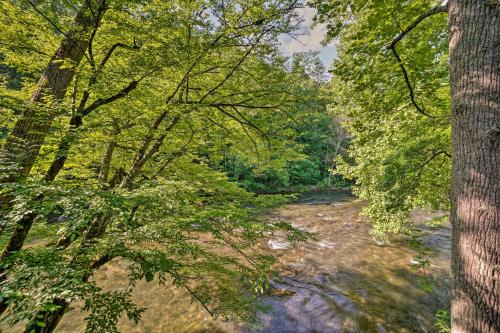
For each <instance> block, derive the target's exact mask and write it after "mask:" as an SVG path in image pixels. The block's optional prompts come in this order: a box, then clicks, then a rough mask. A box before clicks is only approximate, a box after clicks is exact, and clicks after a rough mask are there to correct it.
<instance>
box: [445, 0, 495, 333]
mask: <svg viewBox="0 0 500 333" xmlns="http://www.w3.org/2000/svg"><path fill="white" fill-rule="evenodd" d="M449 32H450V64H451V93H452V131H453V134H452V147H453V176H452V192H451V199H452V200H451V201H452V211H451V221H452V226H453V236H452V272H453V289H452V308H451V316H452V332H454V333H472V332H481V333H497V332H500V3H499V2H498V1H496V0H489V1H488V0H475V1H473V0H450V2H449Z"/></svg>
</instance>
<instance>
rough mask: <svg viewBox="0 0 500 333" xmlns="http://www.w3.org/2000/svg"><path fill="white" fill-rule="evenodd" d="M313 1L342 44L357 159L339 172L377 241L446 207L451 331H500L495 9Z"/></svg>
mask: <svg viewBox="0 0 500 333" xmlns="http://www.w3.org/2000/svg"><path fill="white" fill-rule="evenodd" d="M315 3H316V5H317V7H318V9H319V12H320V16H319V19H320V20H323V21H326V22H328V24H329V33H330V37H332V38H333V37H338V38H339V40H340V43H339V49H340V52H339V53H340V59H339V60H338V61H337V62H336V64H335V66H334V75H336V77H335V78H334V81H333V85H334V86H333V87H334V88H333V89H335V90H334V91H333V94H334V95H335V97H336V104H335V106H334V109H335V111H336V112H337V113H338V114H342V115H344V116H346V117H347V121H346V126H347V127H348V128H349V130H350V131H351V133H352V134H353V135H354V138H353V142H352V146H351V149H350V151H351V155H352V157H353V158H354V162H355V164H354V165H349V164H345V163H344V168H343V170H342V172H343V173H344V174H345V175H350V176H351V177H354V178H355V179H356V183H357V185H356V191H357V193H358V194H359V195H360V196H361V197H362V198H365V199H369V200H370V201H371V204H370V206H369V208H368V209H367V213H368V214H369V215H370V216H371V217H372V218H373V219H374V221H375V223H376V224H375V232H376V234H377V235H379V236H383V235H384V234H385V233H386V232H390V231H400V230H402V229H403V230H404V229H405V228H411V226H410V225H408V213H409V212H410V211H411V210H412V209H413V208H414V207H417V206H422V205H430V206H432V207H434V208H446V207H447V206H448V204H451V207H450V209H451V214H450V219H451V223H452V228H453V247H452V273H453V281H454V283H453V290H452V306H451V307H452V331H453V332H497V331H499V330H500V312H499V311H498V309H499V303H498V302H499V299H500V296H499V288H498V286H497V283H496V281H497V279H498V276H497V275H498V273H497V267H498V258H499V252H498V251H499V250H498V249H499V248H500V246H499V244H500V243H499V240H500V231H499V230H500V229H499V225H500V221H499V209H500V206H499V204H498V202H499V186H500V182H499V179H498V177H499V174H500V172H499V166H500V163H499V161H498V158H499V156H500V150H499V147H500V145H499V137H498V121H499V120H498V117H499V115H500V112H499V111H500V110H499V103H498V102H499V100H500V95H499V94H500V89H499V84H498V81H499V70H498V69H499V61H500V60H499V59H500V57H499V56H498V55H499V52H500V51H499V50H500V45H499V43H498V40H499V36H500V34H499V27H500V24H499V15H500V10H499V4H498V3H497V2H494V1H486V0H485V1H466V0H453V1H449V2H448V3H445V4H439V3H436V2H435V1H413V2H412V3H411V4H410V3H408V4H406V3H404V4H403V3H401V2H399V1H390V2H376V1H369V2H362V1H326V2H323V1H317V2H315ZM441 13H448V20H447V21H448V22H447V23H448V26H449V33H446V29H445V23H446V18H445V17H444V15H442V14H441ZM387 14H389V15H387ZM448 40H449V43H448ZM448 47H449V52H450V53H449V62H450V68H451V71H450V74H451V75H450V80H448V78H447V75H448V66H447V65H446V63H445V60H446V59H447V51H448V50H447V49H448ZM382 73H385V74H382ZM380 75H385V77H383V76H380ZM379 76H380V77H379ZM448 86H451V132H452V134H451V137H452V140H451V141H452V143H451V151H450V149H449V147H448V146H449V143H448V142H449V141H450V133H449V123H448V121H447V118H449V115H450V112H449V110H450V107H449V103H448V101H447V100H448V98H447V97H446V95H447V91H448ZM353 93H354V94H355V96H354V98H351V96H352V94H353ZM449 157H453V163H452V165H453V167H452V168H451V169H450V167H451V163H450V160H449ZM450 185H451V202H449V201H448V193H449V192H450Z"/></svg>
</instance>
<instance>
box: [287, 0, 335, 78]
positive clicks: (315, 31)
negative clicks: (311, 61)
mask: <svg viewBox="0 0 500 333" xmlns="http://www.w3.org/2000/svg"><path fill="white" fill-rule="evenodd" d="M297 13H298V14H299V15H300V16H301V17H302V18H303V19H304V21H303V22H302V23H300V25H299V28H298V30H297V31H296V33H297V34H298V35H297V36H295V35H294V37H295V39H294V38H293V37H291V36H288V35H282V36H281V38H280V39H281V50H282V52H283V53H284V54H285V55H287V56H291V55H293V54H294V53H296V52H304V51H319V52H320V53H319V57H320V59H321V61H322V62H323V64H324V65H325V67H326V68H327V69H328V68H329V67H330V64H331V63H332V61H333V59H334V58H335V57H336V55H337V52H336V50H335V46H334V45H333V44H329V45H326V46H323V45H322V44H321V42H322V41H323V38H324V36H325V35H326V24H317V25H315V26H314V27H313V18H314V15H316V9H314V8H308V7H305V8H299V9H297Z"/></svg>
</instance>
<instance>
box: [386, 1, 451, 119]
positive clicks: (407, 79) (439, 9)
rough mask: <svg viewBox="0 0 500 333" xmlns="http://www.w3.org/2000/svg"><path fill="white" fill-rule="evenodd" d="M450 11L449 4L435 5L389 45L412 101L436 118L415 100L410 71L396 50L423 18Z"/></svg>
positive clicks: (426, 114) (423, 112)
mask: <svg viewBox="0 0 500 333" xmlns="http://www.w3.org/2000/svg"><path fill="white" fill-rule="evenodd" d="M447 11H448V6H447V5H439V6H436V7H433V8H432V9H430V10H429V11H427V12H425V13H423V14H422V15H420V16H419V17H418V18H417V19H416V20H415V21H414V22H413V23H412V24H410V25H409V26H408V27H406V29H404V30H403V31H401V32H400V33H399V34H398V35H397V36H396V37H394V39H393V40H392V42H391V44H390V45H389V48H390V49H391V50H392V53H393V54H394V57H395V58H396V60H397V61H398V63H399V67H400V68H401V71H402V72H403V77H404V79H405V82H406V86H407V87H408V90H409V94H410V100H411V103H412V104H413V105H414V106H415V108H416V109H417V111H418V112H420V113H421V114H423V115H424V116H427V117H430V118H435V116H432V115H430V114H428V113H426V112H425V111H424V109H423V108H422V107H421V106H420V105H418V103H417V101H416V100H415V92H414V90H413V87H412V85H411V82H410V77H409V75H408V71H407V70H406V67H405V65H404V63H403V61H402V60H401V57H400V56H399V53H398V52H397V51H396V46H397V44H398V43H399V42H400V41H401V40H402V39H403V38H404V37H405V36H406V35H407V34H408V33H409V32H410V31H411V30H413V29H414V28H415V27H416V26H418V25H419V24H420V23H421V22H422V21H423V20H425V19H426V18H428V17H430V16H432V15H434V14H438V13H446V12H447Z"/></svg>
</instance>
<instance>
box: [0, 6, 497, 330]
mask: <svg viewBox="0 0 500 333" xmlns="http://www.w3.org/2000/svg"><path fill="white" fill-rule="evenodd" d="M304 8H308V9H311V10H312V8H314V10H315V13H316V14H315V17H314V23H315V24H316V25H318V26H321V27H323V28H324V29H323V30H324V36H323V37H322V38H323V43H324V44H328V43H330V44H331V45H335V48H336V55H335V59H333V63H332V64H331V65H330V67H329V68H328V67H326V66H325V63H324V62H323V61H322V60H321V59H320V54H319V52H318V51H313V50H307V49H304V50H303V51H301V52H295V53H294V54H292V55H286V54H285V53H284V52H283V46H282V40H283V38H284V36H286V37H287V38H293V39H297V40H299V39H300V38H301V35H300V33H297V29H298V27H299V26H300V25H301V24H302V23H303V21H304V19H303V17H302V16H301V14H302V13H303V10H304ZM0 30H1V32H2V33H1V36H0V110H1V112H0V144H1V149H0V214H1V215H0V251H1V254H0V327H1V328H0V330H5V331H6V332H8V331H10V330H13V332H14V331H15V332H18V331H19V332H23V331H24V332H47V333H48V332H53V331H56V330H57V328H58V325H59V324H60V322H61V320H62V319H63V317H64V316H65V314H66V313H68V311H71V310H72V309H73V307H74V304H76V303H78V304H80V308H81V311H83V312H84V313H85V325H86V326H85V328H84V330H85V331H86V332H117V331H121V330H120V322H121V320H123V318H128V320H130V321H131V322H133V323H135V324H137V323H139V322H140V321H141V316H142V315H143V314H144V313H145V311H146V309H147V304H146V306H145V307H143V306H141V305H138V304H137V302H136V301H135V299H134V297H133V292H134V288H135V287H136V285H137V284H138V283H140V282H141V281H142V282H143V281H146V282H148V283H150V284H151V285H153V284H158V283H159V284H160V285H163V286H165V288H166V285H169V284H173V285H174V286H175V287H176V288H180V289H182V290H184V291H185V292H186V295H188V296H186V297H189V298H190V299H191V300H192V301H193V302H195V303H196V304H199V305H200V306H201V307H202V309H203V310H204V311H206V312H207V313H209V314H210V316H212V317H214V318H219V319H220V320H224V321H228V320H231V321H234V322H240V323H244V324H245V325H247V326H245V327H249V328H248V329H252V330H255V332H278V331H276V329H273V330H270V329H269V330H265V329H264V330H260V331H259V330H258V329H259V328H258V327H259V325H261V318H262V316H261V315H260V314H261V313H267V312H269V311H271V313H272V311H273V309H272V308H271V309H269V306H268V304H267V305H266V304H264V303H263V302H262V299H263V297H265V296H266V295H270V294H272V292H274V293H277V292H280V293H284V294H285V295H286V290H285V289H277V287H276V283H278V282H280V281H284V280H283V278H282V277H281V273H282V272H280V270H279V269H278V268H277V267H279V265H278V264H279V258H278V257H279V256H277V255H274V254H273V252H270V251H268V249H265V246H263V244H266V242H267V241H268V240H269V238H270V237H273V236H274V235H280V237H282V239H283V241H282V242H281V243H268V244H278V245H277V246H278V248H279V246H282V245H283V244H289V245H290V248H287V250H285V251H292V249H293V251H296V249H300V248H302V249H303V248H304V246H306V247H307V246H311V244H320V245H321V244H323V245H321V246H323V247H326V248H329V247H333V245H329V243H328V242H326V243H325V242H324V241H321V237H322V235H321V234H320V233H317V232H315V230H314V228H305V227H303V226H301V225H299V224H297V223H291V222H290V221H288V220H286V219H283V218H269V216H270V215H269V214H272V213H270V212H273V211H274V210H275V209H278V208H279V207H288V206H284V205H287V204H289V202H290V201H292V200H295V199H296V198H297V195H298V193H301V192H311V191H325V190H328V191H331V190H333V189H339V188H342V189H345V190H346V191H350V192H352V194H353V195H355V196H356V197H357V198H358V199H359V201H361V202H362V203H363V206H362V212H361V214H362V216H365V217H366V218H367V219H368V221H369V222H370V223H371V230H370V233H369V235H370V236H369V237H371V239H373V242H374V243H376V244H379V245H380V246H384V245H385V244H389V242H391V241H392V240H394V239H396V238H395V237H396V236H395V235H404V236H405V237H408V238H409V239H411V242H413V243H412V244H413V245H415V244H416V245H415V246H414V248H416V249H417V251H419V252H418V253H419V257H417V260H416V263H417V264H416V266H417V268H418V271H419V272H423V274H424V276H425V281H426V282H429V279H428V276H427V274H428V273H427V272H429V271H431V268H432V265H433V264H432V261H431V260H429V259H428V258H427V257H426V256H425V254H426V253H427V252H429V251H427V250H425V251H424V249H423V245H422V244H423V243H422V241H420V240H418V236H416V235H418V234H419V232H421V227H420V226H419V225H417V223H416V222H415V219H414V218H413V216H414V214H415V212H418V211H419V210H421V209H426V210H427V211H429V212H431V213H429V214H433V215H432V218H429V219H430V220H432V223H435V224H439V225H440V226H443V225H448V221H449V222H450V223H451V245H450V247H451V265H448V266H451V280H452V283H451V296H449V297H448V296H447V297H448V298H449V299H448V301H447V303H448V304H446V305H445V306H444V307H443V308H440V309H438V310H439V311H437V313H436V315H435V319H436V322H435V323H434V324H433V325H434V328H433V329H435V330H437V331H440V332H456V333H462V332H471V333H472V332H485V333H493V332H498V331H499V330H500V294H499V288H498V274H499V272H498V265H499V264H500V263H499V260H500V219H499V217H500V214H499V211H500V171H499V166H500V134H499V133H500V130H499V128H500V43H499V41H500V4H498V3H497V2H496V1H492V0H482V1H480V0H450V1H435V0H415V1H401V0H390V1H376V0H370V1H366V0H362V1H361V0H313V1H311V2H309V3H305V2H301V1H296V0H247V1H240V0H201V1H199V0H188V1H184V0H181V1H176V0H174V1H171V0H0ZM332 205H334V204H332ZM290 207H291V206H290ZM316 215H317V217H322V218H323V217H324V215H325V214H324V213H318V214H316ZM429 216H431V215H429ZM324 220H325V221H328V219H327V218H325V219H324ZM343 222H345V221H343ZM350 223H351V222H349V223H344V224H345V225H347V226H350ZM326 228H328V226H326ZM332 230H333V226H332ZM352 237H354V236H352ZM416 239H417V240H416ZM346 241H347V240H346ZM287 246H288V245H287ZM271 248H272V247H271ZM297 251H298V250H297ZM294 253H295V252H294ZM333 255H334V254H333ZM353 255H354V254H353ZM116 263H121V264H123V265H124V267H126V271H127V278H126V280H127V281H126V283H127V286H128V287H127V288H121V289H116V290H108V289H106V288H103V287H102V286H101V285H100V284H99V283H97V281H96V279H95V276H96V274H97V273H98V272H99V271H101V270H102V269H103V268H104V267H108V266H109V265H113V264H116ZM395 269H396V267H395ZM426 269H427V271H426ZM416 274H417V273H416ZM277 281H278V282H277ZM280 283H281V282H280ZM433 288H434V289H436V288H442V289H443V288H445V287H443V286H441V285H437V286H435V287H433V286H431V285H430V283H427V285H424V286H422V289H423V292H424V293H425V292H427V293H431V292H433V291H432V289H433ZM446 288H449V287H446ZM272 290H274V291H272ZM276 290H277V291H276ZM290 294H291V292H290ZM445 294H446V292H445ZM388 297H389V296H388ZM440 307H441V306H440ZM391 311H392V310H391ZM393 311H396V310H393ZM433 311H434V310H433ZM155 315H157V316H162V315H163V314H161V313H157V314H155ZM396 315H397V314H396ZM433 315H434V314H433ZM358 317H359V316H358ZM120 318H122V319H120ZM360 322H361V320H360ZM412 325H413V324H412ZM285 326H286V325H285ZM283 327H284V326H283ZM299 327H300V325H297V326H296V328H295V329H296V330H295V331H296V332H306V331H307V332H309V331H310V332H317V331H321V332H323V331H324V332H337V331H338V332H344V331H345V330H340V329H338V330H334V329H333V328H328V329H319V330H318V329H309V328H308V330H306V329H305V328H299ZM362 327H368V326H366V325H365V326H362V325H361V326H359V327H358V328H356V329H352V330H349V332H351V331H353V332H354V331H362V332H365V331H366V332H371V331H372V328H369V329H362ZM370 327H371V326H370ZM377 327H379V326H377ZM412 327H413V329H415V328H414V327H417V326H412ZM245 329H247V328H245ZM153 331H154V332H167V331H164V330H160V329H156V330H153ZM377 331H379V332H380V331H381V330H380V329H379V328H377ZM383 331H384V332H385V329H384V330H383ZM389 331H393V330H391V328H390V327H389ZM422 331H427V330H422ZM141 332H142V331H141ZM186 332H191V331H188V330H186ZM193 332H194V331H193ZM197 332H201V331H197ZM207 332H208V331H207ZM214 332H215V331H214ZM241 332H247V331H246V330H245V331H241ZM252 332H253V331H252ZM279 332H291V331H289V330H283V331H281V330H280V331H279Z"/></svg>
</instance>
